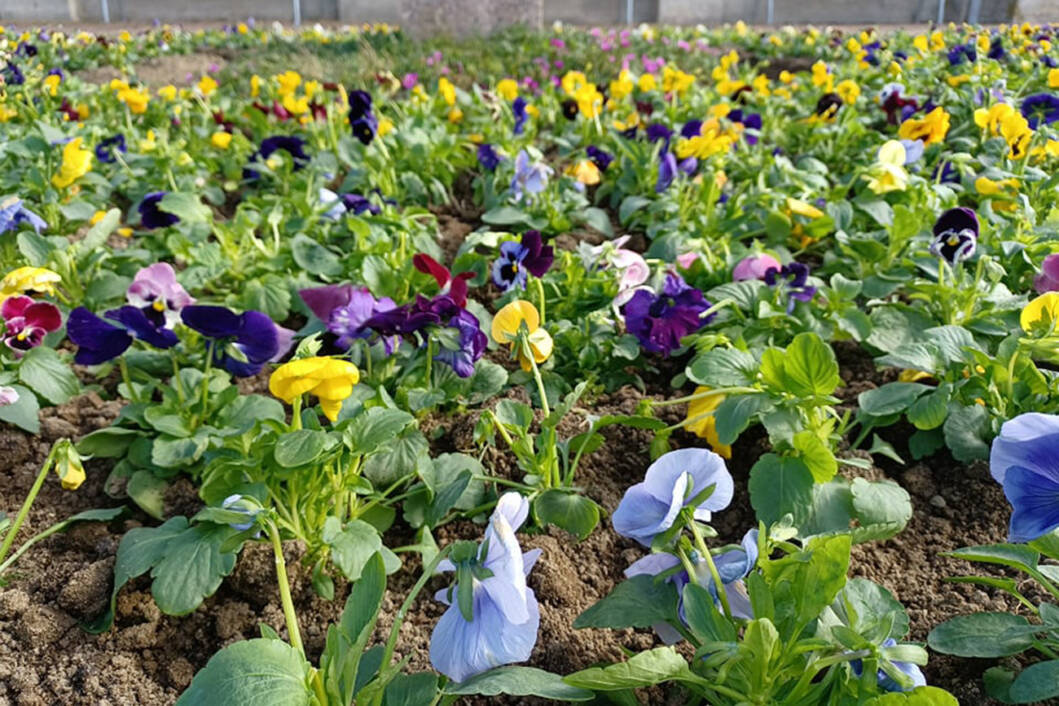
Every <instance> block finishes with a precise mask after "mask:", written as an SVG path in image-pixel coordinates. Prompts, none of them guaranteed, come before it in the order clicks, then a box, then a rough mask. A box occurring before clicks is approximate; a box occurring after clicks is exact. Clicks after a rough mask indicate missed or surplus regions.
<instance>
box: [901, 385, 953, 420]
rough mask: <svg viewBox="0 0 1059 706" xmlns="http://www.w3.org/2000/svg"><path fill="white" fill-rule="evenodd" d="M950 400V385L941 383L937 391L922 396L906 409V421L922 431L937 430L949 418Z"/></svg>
mask: <svg viewBox="0 0 1059 706" xmlns="http://www.w3.org/2000/svg"><path fill="white" fill-rule="evenodd" d="M951 398H952V385H950V384H949V383H947V382H946V383H942V384H941V385H939V386H938V389H937V390H935V391H933V392H930V393H928V394H926V395H923V396H922V397H920V398H919V399H918V400H916V401H915V402H914V403H913V404H912V406H911V407H909V408H908V421H910V422H912V424H913V425H914V426H915V427H916V429H921V430H923V431H929V430H931V429H937V428H938V427H940V426H941V425H942V424H944V423H945V418H946V417H948V416H949V400H950V399H951Z"/></svg>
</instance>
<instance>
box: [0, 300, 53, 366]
mask: <svg viewBox="0 0 1059 706" xmlns="http://www.w3.org/2000/svg"><path fill="white" fill-rule="evenodd" d="M0 317H3V320H4V343H6V344H7V347H8V348H10V349H11V350H13V351H14V352H15V355H16V356H21V355H22V354H23V353H24V352H25V351H28V350H29V349H30V348H36V347H37V346H39V345H40V344H41V343H43V342H44V337H45V336H47V335H48V334H49V333H51V332H52V331H58V330H59V329H60V328H62V322H63V320H62V314H60V313H59V309H58V307H56V306H55V305H54V304H52V303H50V302H38V301H34V300H33V299H32V298H30V297H27V296H23V295H17V296H14V297H8V298H7V299H5V300H4V303H3V304H2V305H0Z"/></svg>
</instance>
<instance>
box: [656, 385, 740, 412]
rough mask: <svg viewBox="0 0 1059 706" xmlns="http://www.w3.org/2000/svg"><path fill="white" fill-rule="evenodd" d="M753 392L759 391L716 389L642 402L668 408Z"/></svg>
mask: <svg viewBox="0 0 1059 706" xmlns="http://www.w3.org/2000/svg"><path fill="white" fill-rule="evenodd" d="M755 392H761V390H759V389H757V388H756V387H716V388H714V389H712V390H706V391H705V392H696V393H695V394H692V395H685V396H684V397H675V398H673V399H671V400H645V401H644V402H645V403H646V404H647V405H649V406H651V407H668V406H669V405H671V404H680V403H682V402H694V401H695V400H704V399H706V398H708V397H717V396H718V395H749V394H752V393H755Z"/></svg>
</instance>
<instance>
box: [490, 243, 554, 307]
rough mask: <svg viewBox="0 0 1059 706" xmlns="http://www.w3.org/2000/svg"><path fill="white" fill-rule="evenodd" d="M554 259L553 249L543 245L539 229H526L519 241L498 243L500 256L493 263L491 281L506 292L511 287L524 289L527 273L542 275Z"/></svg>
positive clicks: (536, 275) (535, 275)
mask: <svg viewBox="0 0 1059 706" xmlns="http://www.w3.org/2000/svg"><path fill="white" fill-rule="evenodd" d="M554 261H555V251H554V250H553V249H552V246H551V245H545V244H544V241H543V239H542V238H541V234H540V231H536V230H528V231H526V232H525V233H523V234H522V241H521V242H517V243H516V242H514V241H508V242H506V243H503V244H501V245H500V257H498V258H497V260H496V262H494V263H493V282H494V283H496V286H498V287H500V289H501V290H503V291H505V292H507V291H510V290H511V289H512V288H513V287H516V286H517V287H518V288H519V289H525V287H526V279H527V273H528V274H531V275H533V276H534V277H543V276H544V273H545V272H547V271H548V268H549V267H551V266H552V262H554Z"/></svg>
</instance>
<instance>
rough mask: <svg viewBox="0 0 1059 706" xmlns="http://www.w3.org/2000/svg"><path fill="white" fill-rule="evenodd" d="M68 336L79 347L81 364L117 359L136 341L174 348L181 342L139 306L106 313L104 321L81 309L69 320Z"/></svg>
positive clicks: (75, 310) (75, 356) (95, 363)
mask: <svg viewBox="0 0 1059 706" xmlns="http://www.w3.org/2000/svg"><path fill="white" fill-rule="evenodd" d="M104 319H106V320H104ZM111 322H113V323H111ZM66 335H67V336H69V338H70V340H71V341H73V342H74V343H75V344H77V353H76V355H74V362H75V363H77V364H78V365H99V364H100V363H105V362H107V361H108V360H113V359H114V358H117V357H118V356H119V355H121V354H122V353H124V352H125V351H126V350H127V349H128V348H129V346H131V345H132V342H133V341H134V340H141V341H143V342H145V343H148V344H150V345H152V346H154V347H155V348H172V347H173V346H175V345H176V343H177V337H176V334H175V333H173V332H172V331H171V330H169V329H167V328H165V327H164V326H157V325H155V324H154V322H152V321H151V320H150V319H148V318H147V316H146V315H145V314H144V313H143V311H142V310H141V309H138V308H137V307H135V306H123V307H121V308H119V309H112V310H110V311H108V312H106V313H105V314H103V318H100V317H99V316H96V315H95V314H93V313H92V312H91V311H89V310H88V309H86V308H84V307H83V306H79V307H77V308H76V309H74V310H73V311H71V312H70V316H69V318H68V319H67V320H66Z"/></svg>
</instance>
